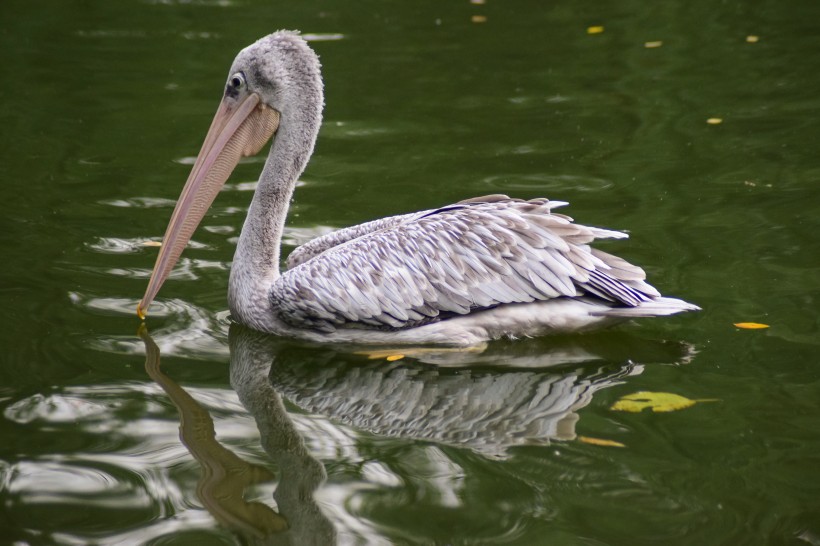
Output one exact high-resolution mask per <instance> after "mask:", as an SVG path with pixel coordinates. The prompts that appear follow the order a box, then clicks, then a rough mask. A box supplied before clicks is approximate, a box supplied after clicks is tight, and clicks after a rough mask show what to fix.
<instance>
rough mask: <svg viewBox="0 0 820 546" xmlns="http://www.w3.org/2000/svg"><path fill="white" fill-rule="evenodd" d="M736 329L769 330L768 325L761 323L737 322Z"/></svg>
mask: <svg viewBox="0 0 820 546" xmlns="http://www.w3.org/2000/svg"><path fill="white" fill-rule="evenodd" d="M735 327H736V328H743V329H744V330H762V329H763V328H768V327H769V325H768V324H761V323H759V322H735Z"/></svg>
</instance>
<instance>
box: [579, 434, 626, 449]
mask: <svg viewBox="0 0 820 546" xmlns="http://www.w3.org/2000/svg"><path fill="white" fill-rule="evenodd" d="M578 441H580V442H584V443H585V444H592V445H594V446H606V447H626V445H625V444H622V443H621V442H616V441H615V440H604V439H603V438H591V437H589V436H578Z"/></svg>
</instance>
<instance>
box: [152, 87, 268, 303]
mask: <svg viewBox="0 0 820 546" xmlns="http://www.w3.org/2000/svg"><path fill="white" fill-rule="evenodd" d="M278 127H279V112H277V111H276V110H274V109H272V108H270V107H269V106H267V105H266V104H265V103H263V102H261V100H260V98H259V95H257V94H256V93H249V94H248V95H247V96H245V97H244V98H240V99H238V100H236V99H232V98H228V97H225V98H224V99H223V100H222V102H221V103H220V105H219V108H218V109H217V111H216V115H215V116H214V120H213V122H212V123H211V128H210V129H209V130H208V135H207V136H206V137H205V142H204V143H203V144H202V149H201V150H200V151H199V155H198V156H197V158H196V162H195V163H194V168H193V169H191V174H190V175H189V176H188V181H187V182H186V183H185V187H184V188H183V189H182V194H180V196H179V200H178V201H177V204H176V207H175V208H174V213H173V214H172V215H171V221H170V222H169V223H168V228H167V229H166V230H165V237H163V239H162V247H161V248H160V251H159V256H157V263H156V264H155V265H154V271H153V273H151V280H149V281H148V288H147V289H146V290H145V295H144V296H143V297H142V301H140V303H139V305H138V306H137V315H139V317H140V318H141V319H144V318H145V315H146V312H147V311H148V306H149V305H151V302H152V301H154V297H155V296H156V295H157V292H159V289H160V287H161V286H162V283H164V282H165V279H167V278H168V276H169V275H170V274H171V270H172V269H173V268H174V265H176V263H177V260H179V256H180V254H182V249H184V248H185V245H187V244H188V241H190V240H191V236H192V235H193V233H194V230H195V229H196V227H197V226H198V225H199V223H200V222H201V221H202V218H203V217H204V216H205V213H206V212H207V210H208V208H209V207H210V206H211V203H213V201H214V198H216V194H217V193H219V190H220V188H222V186H223V185H224V184H225V181H226V180H227V179H228V176H230V174H231V172H232V171H233V170H234V168H235V167H236V165H237V163H239V160H240V159H241V158H242V157H243V156H249V155H254V154H256V153H257V152H259V150H260V149H262V147H263V146H264V145H265V143H266V142H268V140H270V138H271V136H273V134H274V133H275V132H276V129H277V128H278Z"/></svg>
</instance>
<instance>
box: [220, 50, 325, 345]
mask: <svg viewBox="0 0 820 546" xmlns="http://www.w3.org/2000/svg"><path fill="white" fill-rule="evenodd" d="M302 75H303V76H305V80H307V81H304V80H303V81H300V82H299V84H300V85H298V89H295V90H294V91H295V93H294V95H292V96H293V97H294V98H295V100H290V101H287V103H286V104H285V107H283V108H282V112H281V122H280V125H279V129H278V131H277V133H276V136H275V137H274V141H273V145H272V146H271V150H270V153H269V154H268V159H267V161H266V162H265V167H264V169H263V170H262V175H261V176H260V178H259V184H258V186H257V188H256V192H255V193H254V196H253V200H252V201H251V205H250V208H249V209H248V216H247V218H246V219H245V225H244V227H243V228H242V233H241V234H240V236H239V243H238V244H237V247H236V253H235V254H234V261H233V265H232V266H231V278H230V283H229V289H228V300H229V301H228V303H229V306H230V309H231V313H232V314H233V315H234V316H235V318H236V319H238V320H239V321H240V322H243V323H245V324H248V325H249V326H251V327H256V328H257V329H263V330H270V328H266V325H269V324H270V321H272V320H273V313H271V308H270V300H269V298H268V294H269V292H270V288H271V286H272V285H273V283H274V282H276V279H278V278H279V252H280V244H281V240H282V231H283V229H284V226H285V219H286V217H287V211H288V206H289V205H290V200H291V197H292V196H293V190H294V187H295V186H296V181H297V180H298V179H299V176H300V175H301V174H302V171H304V169H305V166H306V165H307V162H308V159H309V158H310V155H311V153H312V152H313V146H314V144H315V142H316V137H317V135H318V133H319V126H320V125H321V118H322V105H323V96H322V84H321V77H320V76H319V72H318V63H317V66H316V70H315V74H302Z"/></svg>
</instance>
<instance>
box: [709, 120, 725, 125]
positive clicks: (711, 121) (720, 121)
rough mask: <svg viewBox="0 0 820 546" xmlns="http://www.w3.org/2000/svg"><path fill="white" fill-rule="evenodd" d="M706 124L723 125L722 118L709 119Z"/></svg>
mask: <svg viewBox="0 0 820 546" xmlns="http://www.w3.org/2000/svg"><path fill="white" fill-rule="evenodd" d="M706 123H708V124H709V125H720V124H721V123H723V119H722V118H709V119H707V120H706Z"/></svg>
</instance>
